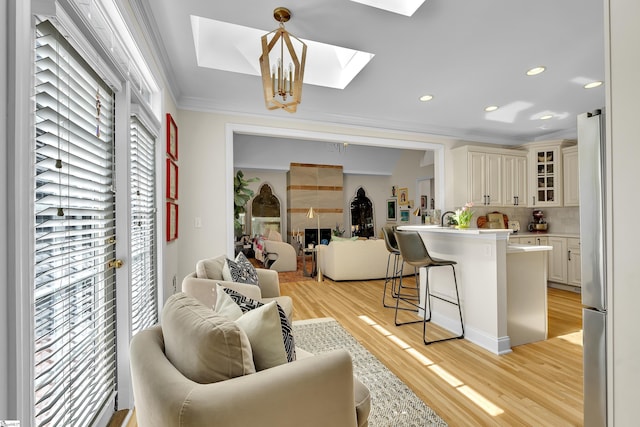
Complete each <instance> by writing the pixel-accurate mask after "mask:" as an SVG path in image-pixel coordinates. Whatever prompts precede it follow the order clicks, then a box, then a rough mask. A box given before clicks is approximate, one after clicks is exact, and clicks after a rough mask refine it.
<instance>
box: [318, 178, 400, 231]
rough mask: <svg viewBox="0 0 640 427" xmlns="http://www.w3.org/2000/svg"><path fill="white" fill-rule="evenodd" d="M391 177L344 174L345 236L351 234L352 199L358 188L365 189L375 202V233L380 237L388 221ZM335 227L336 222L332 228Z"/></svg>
mask: <svg viewBox="0 0 640 427" xmlns="http://www.w3.org/2000/svg"><path fill="white" fill-rule="evenodd" d="M390 179H391V177H389V176H375V175H352V174H345V175H344V183H343V187H344V190H343V193H342V195H343V197H344V220H343V223H342V224H341V225H342V228H343V229H344V230H345V234H344V235H345V237H347V236H351V210H350V207H351V201H352V200H353V199H354V198H355V197H356V191H357V190H358V188H360V187H362V188H364V191H365V193H366V195H367V197H368V198H369V200H371V202H372V203H373V215H374V224H373V225H374V227H375V235H376V236H378V237H380V229H381V228H382V226H383V225H385V224H386V222H387V199H388V198H389V197H391V181H390ZM333 227H335V224H334V225H332V227H331V228H333Z"/></svg>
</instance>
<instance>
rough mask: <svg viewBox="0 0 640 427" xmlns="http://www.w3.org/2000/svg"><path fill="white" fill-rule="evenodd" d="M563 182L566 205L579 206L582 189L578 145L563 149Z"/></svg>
mask: <svg viewBox="0 0 640 427" xmlns="http://www.w3.org/2000/svg"><path fill="white" fill-rule="evenodd" d="M562 170H563V174H562V183H563V186H564V205H565V206H579V205H580V191H579V186H578V183H579V178H578V146H577V145H574V146H572V147H566V148H563V149H562Z"/></svg>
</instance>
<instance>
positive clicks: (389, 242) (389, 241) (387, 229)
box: [382, 226, 417, 311]
mask: <svg viewBox="0 0 640 427" xmlns="http://www.w3.org/2000/svg"><path fill="white" fill-rule="evenodd" d="M395 229H396V227H395V226H384V227H382V235H383V236H384V243H385V246H386V247H387V251H389V256H388V257H387V270H386V273H385V278H384V289H383V291H382V305H383V306H384V307H387V308H394V307H395V305H388V304H387V302H386V301H387V286H388V285H389V284H391V296H392V297H393V298H397V297H398V277H400V276H402V272H403V269H402V268H403V264H402V263H401V262H400V249H398V242H396V236H395V234H394V232H395ZM392 257H393V266H392V265H391V258H392ZM389 267H391V268H392V270H391V274H390V273H389ZM415 289H416V290H417V285H416V288H415ZM406 297H407V298H408V296H406ZM400 310H411V311H416V309H415V308H400Z"/></svg>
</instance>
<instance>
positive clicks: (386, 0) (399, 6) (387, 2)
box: [351, 0, 425, 16]
mask: <svg viewBox="0 0 640 427" xmlns="http://www.w3.org/2000/svg"><path fill="white" fill-rule="evenodd" d="M351 1H352V2H355V3H360V4H365V5H367V6H371V7H376V8H378V9H382V10H386V11H388V12H393V13H397V14H400V15H404V16H412V15H413V14H414V13H415V12H416V10H418V8H420V6H422V3H424V1H425V0H351Z"/></svg>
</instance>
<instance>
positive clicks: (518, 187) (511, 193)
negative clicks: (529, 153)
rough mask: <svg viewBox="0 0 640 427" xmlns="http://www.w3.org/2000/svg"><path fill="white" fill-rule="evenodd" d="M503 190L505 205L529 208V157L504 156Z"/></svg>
mask: <svg viewBox="0 0 640 427" xmlns="http://www.w3.org/2000/svg"><path fill="white" fill-rule="evenodd" d="M502 169H503V174H502V188H503V190H504V191H503V201H504V205H505V206H508V205H513V206H527V203H528V200H527V183H528V178H527V157H526V156H525V155H518V156H516V155H504V156H502Z"/></svg>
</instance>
